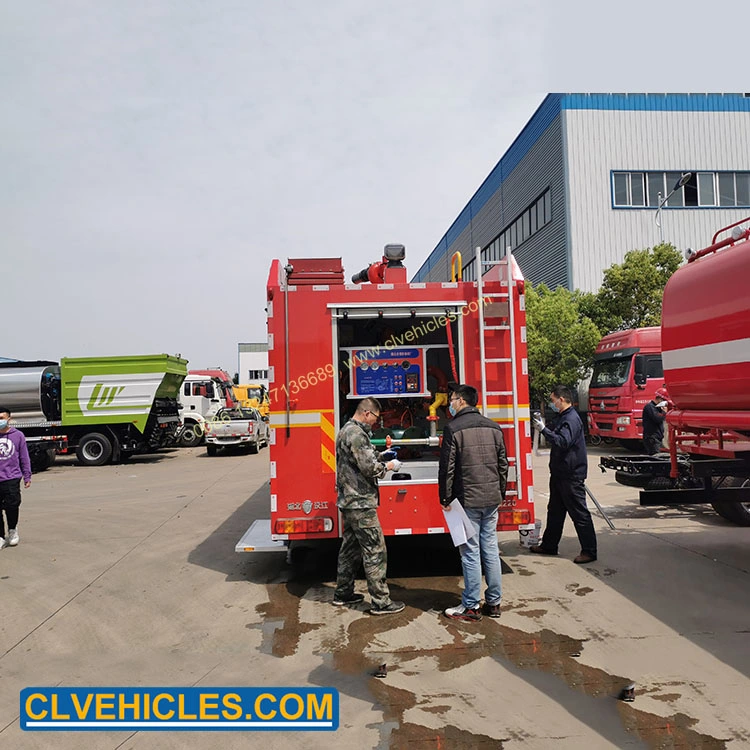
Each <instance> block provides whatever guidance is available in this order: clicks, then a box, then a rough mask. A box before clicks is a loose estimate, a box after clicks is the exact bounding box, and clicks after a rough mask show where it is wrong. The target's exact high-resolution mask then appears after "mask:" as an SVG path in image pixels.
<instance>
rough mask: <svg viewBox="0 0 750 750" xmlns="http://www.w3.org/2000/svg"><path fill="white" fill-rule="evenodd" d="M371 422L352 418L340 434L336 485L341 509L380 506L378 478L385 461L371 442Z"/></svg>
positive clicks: (382, 474) (337, 440) (384, 470)
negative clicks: (366, 423)
mask: <svg viewBox="0 0 750 750" xmlns="http://www.w3.org/2000/svg"><path fill="white" fill-rule="evenodd" d="M371 434H372V431H371V430H370V427H369V426H368V425H365V424H362V423H360V422H357V421H355V420H354V419H350V420H349V421H348V422H347V423H346V424H345V425H344V426H343V427H342V428H341V429H340V430H339V434H338V436H337V437H336V488H337V490H338V502H337V505H338V506H339V508H342V509H344V510H350V509H353V508H377V507H378V499H379V498H378V479H382V478H383V477H384V476H385V473H386V468H385V463H383V461H381V460H380V459H379V457H378V452H377V451H376V450H375V447H374V446H373V444H372V443H371V442H370V435H371Z"/></svg>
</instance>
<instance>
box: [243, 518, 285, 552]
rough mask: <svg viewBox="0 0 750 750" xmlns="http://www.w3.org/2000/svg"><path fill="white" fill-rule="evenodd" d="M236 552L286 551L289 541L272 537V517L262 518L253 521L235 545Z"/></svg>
mask: <svg viewBox="0 0 750 750" xmlns="http://www.w3.org/2000/svg"><path fill="white" fill-rule="evenodd" d="M234 551H235V552H286V551H287V543H286V542H284V541H283V540H279V539H271V519H270V518H260V519H258V520H257V521H253V523H252V525H251V526H250V528H249V529H248V530H247V531H246V532H245V533H244V535H243V536H242V539H240V541H239V542H237V544H236V545H235V547H234Z"/></svg>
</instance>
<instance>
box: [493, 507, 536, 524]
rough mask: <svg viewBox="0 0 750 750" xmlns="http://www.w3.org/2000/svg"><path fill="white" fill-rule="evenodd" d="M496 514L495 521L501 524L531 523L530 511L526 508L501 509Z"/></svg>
mask: <svg viewBox="0 0 750 750" xmlns="http://www.w3.org/2000/svg"><path fill="white" fill-rule="evenodd" d="M497 516H498V518H497V522H498V524H500V525H501V526H509V525H511V524H522V523H531V513H529V511H528V510H501V511H499V512H498V514H497Z"/></svg>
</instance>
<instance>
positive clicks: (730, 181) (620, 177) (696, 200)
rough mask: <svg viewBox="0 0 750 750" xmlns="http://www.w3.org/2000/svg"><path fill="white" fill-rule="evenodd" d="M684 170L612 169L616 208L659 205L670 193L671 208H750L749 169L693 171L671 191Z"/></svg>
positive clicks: (668, 203)
mask: <svg viewBox="0 0 750 750" xmlns="http://www.w3.org/2000/svg"><path fill="white" fill-rule="evenodd" d="M683 174H685V173H684V172H612V204H613V206H614V207H615V208H640V207H648V208H657V207H658V206H659V201H660V200H664V198H666V196H667V195H669V193H672V195H670V196H669V198H668V200H667V203H666V204H665V205H666V206H668V207H669V208H693V207H695V208H698V207H708V206H727V207H729V206H731V207H732V208H735V207H742V208H745V207H750V172H718V171H716V172H698V171H694V172H691V175H690V179H689V180H688V182H687V183H686V184H685V185H684V186H683V187H682V188H681V189H679V190H675V191H674V192H672V189H673V188H674V186H675V185H676V184H677V183H678V182H679V181H680V178H681V177H682V175H683Z"/></svg>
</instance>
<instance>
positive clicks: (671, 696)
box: [650, 693, 682, 703]
mask: <svg viewBox="0 0 750 750" xmlns="http://www.w3.org/2000/svg"><path fill="white" fill-rule="evenodd" d="M650 697H651V698H653V699H654V700H655V701H664V703H673V702H674V701H676V700H679V699H680V698H682V696H681V695H680V694H679V693H664V694H662V695H652V696H650Z"/></svg>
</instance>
